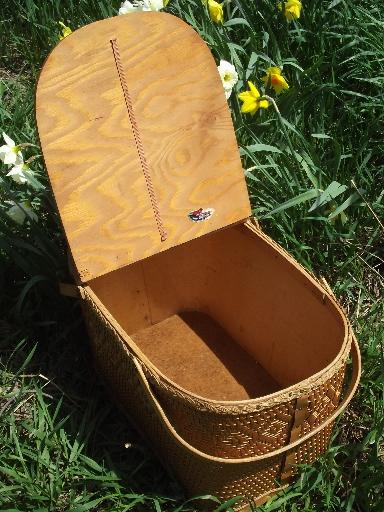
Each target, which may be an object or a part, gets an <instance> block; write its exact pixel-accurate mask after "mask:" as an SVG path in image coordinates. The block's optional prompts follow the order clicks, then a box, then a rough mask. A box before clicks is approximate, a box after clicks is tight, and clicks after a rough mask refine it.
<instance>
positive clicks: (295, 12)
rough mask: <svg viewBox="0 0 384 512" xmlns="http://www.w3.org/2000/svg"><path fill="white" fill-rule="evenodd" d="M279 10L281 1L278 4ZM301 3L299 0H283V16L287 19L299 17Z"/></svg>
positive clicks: (281, 7) (281, 8)
mask: <svg viewBox="0 0 384 512" xmlns="http://www.w3.org/2000/svg"><path fill="white" fill-rule="evenodd" d="M278 7H279V9H280V10H283V6H282V4H281V3H279V4H278ZM301 8H302V4H301V2H300V0H288V1H287V2H284V16H285V17H286V19H287V21H292V20H297V19H299V18H300V14H301Z"/></svg>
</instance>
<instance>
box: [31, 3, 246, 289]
mask: <svg viewBox="0 0 384 512" xmlns="http://www.w3.org/2000/svg"><path fill="white" fill-rule="evenodd" d="M36 117H37V123H38V130H39V136H40V141H41V145H42V149H43V153H44V158H45V163H46V166H47V169H48V173H49V176H50V180H51V184H52V188H53V191H54V194H55V199H56V202H57V205H58V208H59V212H60V215H61V219H62V222H63V226H64V229H65V233H66V236H67V239H68V243H69V245H70V248H71V252H72V255H73V259H74V262H75V264H76V267H77V270H78V272H79V275H80V278H81V280H82V281H88V280H90V279H92V278H95V277H97V276H100V275H102V274H105V273H107V272H110V271H112V270H116V269H117V268H120V267H122V266H125V265H128V264H130V263H133V262H135V261H138V260H141V259H143V258H146V257H148V256H151V255H152V254H155V253H157V252H160V251H163V250H166V249H168V248H170V247H173V246H175V245H178V244H181V243H184V242H187V241H189V240H193V239H194V238H196V237H199V236H202V235H204V234H207V233H209V232H211V231H214V230H217V229H220V228H223V227H225V226H227V225H230V224H233V223H235V222H238V221H240V220H243V219H245V218H247V217H248V216H249V215H250V207H249V199H248V194H247V189H246V185H245V181H244V176H243V170H242V167H241V162H240V158H239V153H238V148H237V142H236V138H235V134H234V131H233V126H232V120H231V116H230V112H229V110H228V106H227V102H226V99H225V95H224V91H223V87H222V84H221V81H220V77H219V75H218V72H217V67H216V64H215V61H214V59H213V57H212V55H211V52H210V50H209V49H208V47H207V46H206V44H205V43H204V42H203V41H202V39H201V38H200V37H199V36H198V34H196V32H195V31H194V30H193V29H192V28H191V27H189V26H188V25H186V24H185V23H184V22H182V21H181V20H180V19H178V18H176V17H174V16H171V15H169V14H165V13H147V12H144V13H132V14H128V15H124V16H118V17H114V18H109V19H106V20H103V21H99V22H96V23H92V24H91V25H88V26H86V27H83V28H81V29H79V30H77V31H76V32H74V33H73V34H72V35H70V36H68V37H67V38H65V39H64V40H63V41H62V42H60V43H59V44H58V46H57V47H56V48H55V49H54V50H53V52H52V53H51V54H50V56H49V57H48V59H47V61H46V62H45V65H44V67H43V70H42V72H41V75H40V79H39V83H38V87H37V94H36ZM201 209H202V211H201ZM192 212H195V214H193V215H190V214H191V213H192ZM202 218H205V220H199V219H202Z"/></svg>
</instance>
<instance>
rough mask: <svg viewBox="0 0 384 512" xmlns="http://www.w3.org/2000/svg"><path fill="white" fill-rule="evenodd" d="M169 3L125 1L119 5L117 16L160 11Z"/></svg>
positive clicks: (165, 0) (152, 0) (156, 0)
mask: <svg viewBox="0 0 384 512" xmlns="http://www.w3.org/2000/svg"><path fill="white" fill-rule="evenodd" d="M168 3H169V0H133V2H129V0H125V2H123V3H122V4H121V7H120V9H119V14H129V13H130V12H138V11H160V9H162V8H163V7H165V6H166V5H167V4H168Z"/></svg>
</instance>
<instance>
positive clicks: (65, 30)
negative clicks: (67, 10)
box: [58, 21, 72, 41]
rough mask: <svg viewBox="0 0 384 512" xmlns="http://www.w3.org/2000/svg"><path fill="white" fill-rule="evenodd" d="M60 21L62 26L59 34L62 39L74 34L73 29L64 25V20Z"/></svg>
mask: <svg viewBox="0 0 384 512" xmlns="http://www.w3.org/2000/svg"><path fill="white" fill-rule="evenodd" d="M58 23H59V25H60V26H61V29H60V35H59V39H60V41H61V40H62V39H64V38H65V37H67V36H69V35H71V34H72V30H71V29H70V28H69V27H67V26H66V25H64V23H63V22H62V21H59V22H58Z"/></svg>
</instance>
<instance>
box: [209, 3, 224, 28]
mask: <svg viewBox="0 0 384 512" xmlns="http://www.w3.org/2000/svg"><path fill="white" fill-rule="evenodd" d="M207 5H208V11H209V15H210V17H211V20H212V21H214V22H215V23H223V21H224V12H223V4H219V2H216V0H208V2H207Z"/></svg>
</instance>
